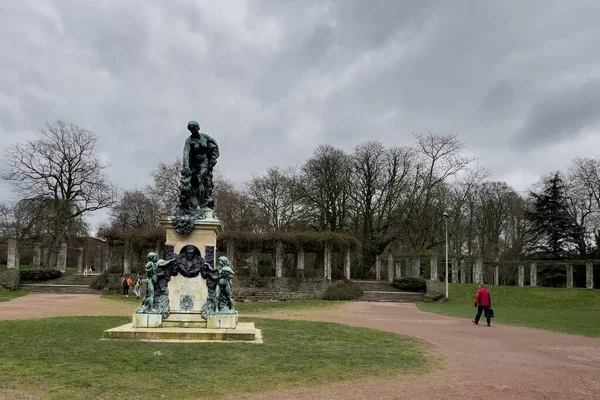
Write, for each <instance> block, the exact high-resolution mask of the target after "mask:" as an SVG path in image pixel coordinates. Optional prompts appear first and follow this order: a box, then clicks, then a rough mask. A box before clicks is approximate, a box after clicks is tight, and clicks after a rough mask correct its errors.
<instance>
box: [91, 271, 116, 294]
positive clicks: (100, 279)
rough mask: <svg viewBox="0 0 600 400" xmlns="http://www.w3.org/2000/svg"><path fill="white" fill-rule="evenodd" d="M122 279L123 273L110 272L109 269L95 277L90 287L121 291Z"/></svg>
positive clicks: (106, 290)
mask: <svg viewBox="0 0 600 400" xmlns="http://www.w3.org/2000/svg"><path fill="white" fill-rule="evenodd" d="M122 279H123V274H122V273H121V274H110V273H108V272H107V271H104V272H103V273H101V274H100V275H98V276H97V277H96V278H94V280H93V281H92V283H90V287H91V288H92V289H96V290H104V291H105V292H111V293H119V292H120V291H121V290H122V284H121V280H122Z"/></svg>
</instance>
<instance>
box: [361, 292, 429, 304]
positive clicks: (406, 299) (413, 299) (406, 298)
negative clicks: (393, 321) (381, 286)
mask: <svg viewBox="0 0 600 400" xmlns="http://www.w3.org/2000/svg"><path fill="white" fill-rule="evenodd" d="M424 297H425V293H414V292H401V291H397V292H394V291H365V294H364V295H363V297H361V298H360V300H361V301H389V302H398V303H417V302H420V301H423V298H424Z"/></svg>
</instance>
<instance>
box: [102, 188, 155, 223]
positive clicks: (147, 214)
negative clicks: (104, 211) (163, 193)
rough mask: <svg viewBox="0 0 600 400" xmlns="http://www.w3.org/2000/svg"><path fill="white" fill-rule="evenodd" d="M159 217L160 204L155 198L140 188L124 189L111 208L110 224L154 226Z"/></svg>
mask: <svg viewBox="0 0 600 400" xmlns="http://www.w3.org/2000/svg"><path fill="white" fill-rule="evenodd" d="M159 217H160V205H159V203H158V201H157V199H156V198H153V197H152V196H151V195H150V194H148V193H147V192H144V191H143V190H141V189H133V190H126V191H125V192H124V193H123V195H122V196H121V197H120V199H119V201H118V202H117V203H116V204H115V206H114V207H113V208H112V210H111V218H110V226H111V227H112V228H117V229H128V228H154V227H156V226H157V224H158V218H159Z"/></svg>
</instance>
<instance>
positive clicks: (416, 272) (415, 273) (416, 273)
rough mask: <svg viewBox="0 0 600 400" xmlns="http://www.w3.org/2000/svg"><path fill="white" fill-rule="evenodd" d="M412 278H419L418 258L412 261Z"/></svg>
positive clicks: (419, 265)
mask: <svg viewBox="0 0 600 400" xmlns="http://www.w3.org/2000/svg"><path fill="white" fill-rule="evenodd" d="M413 277H414V278H420V277H421V259H420V258H419V257H415V259H414V260H413Z"/></svg>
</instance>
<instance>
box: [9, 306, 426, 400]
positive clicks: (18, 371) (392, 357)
mask: <svg viewBox="0 0 600 400" xmlns="http://www.w3.org/2000/svg"><path fill="white" fill-rule="evenodd" d="M253 321H254V322H255V324H256V326H257V327H258V328H260V329H262V331H263V338H264V340H265V343H264V344H254V343H191V344H190V343H188V344H183V343H182V344H178V343H144V342H133V341H110V340H99V338H101V337H102V332H103V330H105V329H107V328H112V327H115V326H118V325H121V324H124V323H127V322H130V318H123V317H73V318H48V319H42V320H22V321H0V337H2V340H1V341H0V376H1V377H2V379H1V380H0V390H1V389H5V390H17V391H22V392H26V393H32V394H37V395H40V396H42V397H44V398H52V399H69V400H73V399H90V398H102V399H130V398H169V399H191V398H194V399H196V398H211V397H219V396H223V395H225V394H234V395H235V394H236V393H249V392H264V391H270V390H276V389H282V388H289V387H299V386H314V385H321V384H326V383H329V382H335V381H342V380H356V379H364V378H372V377H387V376H394V375H397V374H402V373H423V372H427V371H428V370H429V369H431V367H432V365H433V364H432V363H429V362H428V361H427V359H426V356H425V351H426V349H424V348H423V344H422V343H421V342H419V341H417V340H415V339H411V338H407V337H404V336H400V335H395V334H392V333H387V332H379V331H375V330H370V329H363V328H352V327H348V326H344V325H339V324H332V323H315V322H306V321H281V320H262V319H253Z"/></svg>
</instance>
